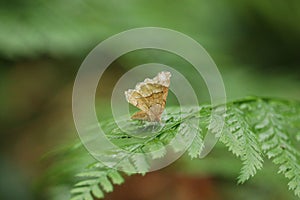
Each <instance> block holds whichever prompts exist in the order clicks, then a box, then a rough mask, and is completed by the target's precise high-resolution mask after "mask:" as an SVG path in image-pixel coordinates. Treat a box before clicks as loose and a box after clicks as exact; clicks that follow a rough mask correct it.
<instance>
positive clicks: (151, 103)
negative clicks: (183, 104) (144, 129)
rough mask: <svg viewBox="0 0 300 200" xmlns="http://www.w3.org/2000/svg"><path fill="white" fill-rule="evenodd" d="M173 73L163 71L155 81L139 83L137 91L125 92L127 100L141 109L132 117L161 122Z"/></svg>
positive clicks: (147, 80)
mask: <svg viewBox="0 0 300 200" xmlns="http://www.w3.org/2000/svg"><path fill="white" fill-rule="evenodd" d="M170 78H171V73H170V72H166V71H162V72H159V73H158V74H157V76H155V77H154V78H153V79H149V78H146V79H145V80H144V81H143V82H140V83H138V84H137V85H136V86H135V89H129V90H127V91H125V97H126V100H127V101H128V102H129V103H130V104H132V105H134V106H136V107H137V108H139V109H140V111H138V112H136V113H135V114H133V115H132V116H131V119H138V120H144V121H150V122H160V121H161V115H162V113H163V111H164V109H165V106H166V100H167V96H168V91H169V86H170Z"/></svg>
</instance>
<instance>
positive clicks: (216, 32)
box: [0, 0, 300, 200]
mask: <svg viewBox="0 0 300 200" xmlns="http://www.w3.org/2000/svg"><path fill="white" fill-rule="evenodd" d="M299 21H300V1H298V0H286V1H270V0H265V1H261V0H251V1H237V0H232V1H229V0H223V1H204V0H197V1H196V0H187V1H174V0H173V1H170V0H165V1H159V0H152V1H144V0H127V1H116V0H112V1H103V0H85V1H83V0H72V1H71V0H53V1H43V0H38V1H36V0H27V1H23V0H0V123H1V129H0V136H1V143H0V199H3V200H6V199H9V200H10V199H22V200H27V199H28V200H31V199H51V200H52V199H57V200H60V199H67V198H68V195H69V194H68V189H69V187H70V186H71V185H69V184H68V183H70V182H71V179H72V175H73V174H72V172H73V171H72V169H70V170H69V171H68V170H67V168H63V167H56V169H54V170H52V171H51V170H50V171H51V172H49V168H51V166H53V164H56V163H57V162H60V161H61V160H64V156H57V157H55V158H52V159H49V158H48V157H47V156H46V157H47V158H46V159H45V158H44V157H45V155H46V154H47V152H50V151H52V150H53V149H57V148H58V147H60V146H63V145H66V144H68V143H71V142H72V141H74V140H75V139H76V138H77V134H76V130H75V127H74V124H73V119H72V111H71V95H72V86H73V81H74V78H75V76H76V72H77V70H78V69H79V67H80V64H81V62H82V61H83V59H84V58H85V56H86V55H87V54H88V52H89V51H90V50H91V49H93V48H94V47H95V46H96V45H97V44H98V43H99V42H101V41H103V40H104V39H106V38H108V37H110V36H111V35H113V34H116V33H119V32H121V31H125V30H127V29H131V28H136V27H144V26H158V27H165V28H170V29H174V30H177V31H180V32H182V33H184V34H187V35H189V36H190V37H192V38H194V39H195V40H197V41H198V42H199V43H200V44H202V45H203V47H204V48H205V49H206V50H207V51H208V53H209V54H210V55H211V57H212V58H213V59H214V61H215V62H216V64H217V66H218V67H219V70H220V72H221V73H222V75H223V79H224V83H225V87H226V92H227V96H228V100H234V99H238V98H243V97H245V96H249V95H251V96H252V95H255V96H267V97H276V98H285V99H296V100H300V89H299V86H300V73H299V72H300V51H299V47H300V24H299ZM174 42H176V41H174ZM147 62H158V63H164V64H167V65H169V66H175V65H176V66H182V67H183V68H184V67H185V66H188V63H185V62H184V61H183V60H181V59H179V58H178V57H176V56H174V55H170V54H168V53H166V52H160V51H154V50H147V51H141V52H132V53H129V54H128V55H125V56H122V57H121V58H119V59H118V60H116V61H115V62H114V63H113V64H112V65H111V66H110V68H109V69H108V70H107V71H106V72H105V75H104V76H103V78H102V79H101V81H100V83H99V86H104V87H101V89H99V91H98V92H97V104H96V107H97V110H98V111H99V112H98V115H99V118H102V117H103V118H107V117H109V116H110V95H111V91H112V88H113V86H114V84H115V83H116V81H117V79H118V78H119V77H120V76H121V75H122V74H124V73H125V72H126V71H127V70H128V69H130V68H132V67H133V66H136V65H138V64H143V63H147ZM187 69H188V67H187ZM183 73H185V75H186V76H187V77H189V78H190V79H191V80H192V81H194V83H195V84H198V85H199V87H200V88H203V91H205V85H203V82H202V81H201V80H198V79H197V78H193V73H192V71H189V70H186V71H185V72H183ZM99 88H100V87H99ZM206 93H207V92H203V94H198V95H199V97H200V98H201V101H203V102H205V101H207V100H209V99H208V95H207V94H206ZM82 154H86V152H85V151H82ZM68 156H69V157H73V158H78V157H79V155H71V156H70V155H68ZM84 164H86V163H85V161H84V159H83V160H81V161H78V163H77V165H84ZM240 167H241V163H240V161H239V160H237V159H236V158H235V157H234V156H233V155H231V154H230V153H228V152H227V151H226V150H224V147H223V146H222V145H220V146H217V147H216V148H215V149H214V151H213V152H212V153H211V154H210V155H209V156H208V157H207V158H205V159H204V160H192V161H191V160H190V159H189V158H188V157H183V158H182V159H180V160H179V161H177V162H176V163H174V165H172V166H170V167H167V168H166V169H163V170H161V171H158V172H152V173H149V174H148V175H146V176H145V177H142V176H138V175H137V176H133V177H129V178H127V180H126V182H125V184H124V185H122V186H117V187H116V189H115V191H114V192H113V193H112V194H109V195H107V197H106V199H113V200H115V199H117V200H118V199H128V200H135V199H136V200H138V199H139V200H148V199H164V200H165V199H166V200H167V199H175V200H196V199H197V200H198V199H220V200H221V199H244V200H247V199H264V200H265V199H275V200H279V199H285V200H286V199H296V197H294V195H293V193H292V192H290V191H288V189H287V188H288V187H287V181H286V180H285V179H284V178H283V177H282V175H278V174H277V172H276V168H274V167H273V166H272V165H271V164H270V163H268V162H266V163H265V164H264V169H263V170H262V171H260V172H258V174H257V175H256V176H255V177H254V178H253V179H251V180H250V181H248V182H247V183H245V184H243V185H237V181H236V177H237V176H238V173H239V169H240ZM52 169H53V168H52ZM73 170H75V169H73ZM53 171H55V172H56V173H54V172H53ZM57 172H59V173H60V175H57Z"/></svg>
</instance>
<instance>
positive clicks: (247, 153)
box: [221, 103, 263, 183]
mask: <svg viewBox="0 0 300 200" xmlns="http://www.w3.org/2000/svg"><path fill="white" fill-rule="evenodd" d="M250 106H251V104H247V105H246V104H244V103H232V104H231V105H228V107H227V113H226V118H225V131H224V133H223V135H222V137H221V141H222V142H223V143H224V144H225V145H226V146H227V147H228V148H229V150H230V151H232V152H233V153H234V154H235V155H236V156H238V157H240V158H241V160H242V162H243V167H242V169H241V174H240V176H239V177H238V180H239V183H243V182H245V181H246V180H248V179H249V178H250V177H252V176H254V175H255V174H256V171H257V170H259V169H261V168H262V166H263V165H262V163H263V158H262V152H261V149H260V146H259V144H258V141H257V138H256V135H255V133H254V132H253V131H252V129H251V125H250V124H249V121H248V117H249V116H248V114H249V113H250V109H251V107H250Z"/></svg>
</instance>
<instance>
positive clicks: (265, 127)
mask: <svg viewBox="0 0 300 200" xmlns="http://www.w3.org/2000/svg"><path fill="white" fill-rule="evenodd" d="M226 107H227V111H226V113H225V114H224V116H223V117H224V118H225V126H224V128H223V131H222V134H221V135H220V141H221V142H222V143H224V144H225V145H226V146H227V147H228V149H229V151H231V152H232V153H233V154H234V155H236V156H237V157H238V158H240V160H241V161H242V163H243V166H242V169H241V172H240V176H239V177H238V182H239V183H243V182H245V181H246V180H248V179H249V178H250V177H252V176H254V175H255V174H256V172H257V170H259V169H261V168H262V167H263V161H264V159H265V158H267V159H271V160H272V161H273V163H274V164H276V165H278V166H279V173H283V174H284V175H285V177H286V178H288V179H289V184H288V185H289V188H290V189H291V190H293V191H294V193H295V194H296V195H297V196H299V197H300V164H299V156H300V151H299V149H298V148H299V143H297V142H299V140H298V141H297V138H298V139H299V132H300V130H299V124H300V118H299V114H300V103H299V102H290V101H282V100H274V99H256V98H252V99H246V100H241V101H236V102H230V103H228V104H227V105H226ZM178 109H179V108H171V109H169V113H168V114H167V115H166V116H165V118H164V121H165V124H164V126H163V127H162V129H161V130H159V131H158V132H157V133H155V134H153V135H151V136H149V137H142V138H137V137H134V136H132V135H128V134H126V133H125V132H123V131H122V130H121V129H119V128H118V127H117V126H116V125H115V124H114V123H113V122H109V123H106V126H104V127H103V128H104V129H105V130H106V131H108V132H107V137H108V138H109V139H110V140H111V141H112V142H113V143H115V144H116V145H118V146H119V147H120V148H122V149H126V150H127V151H128V152H130V154H123V153H122V151H121V150H118V149H117V148H116V149H113V150H112V151H111V152H108V153H107V155H108V156H111V155H112V154H113V155H114V156H118V157H119V158H120V160H121V161H120V162H118V163H116V164H114V165H113V166H111V167H107V166H104V165H103V164H101V163H100V162H95V163H93V164H91V165H89V166H88V167H87V169H86V170H85V171H83V172H81V173H79V174H78V177H80V178H81V179H80V181H79V182H78V183H77V184H76V185H75V186H74V188H73V190H72V191H71V192H72V194H74V195H73V197H72V199H73V200H75V199H76V200H77V199H93V197H97V198H102V197H103V196H104V192H111V191H113V184H121V183H123V182H124V180H123V178H122V176H121V175H120V174H119V173H118V169H122V170H123V171H125V172H126V173H127V174H128V175H131V174H133V173H141V174H145V173H146V172H147V171H148V170H149V169H150V164H149V160H147V157H145V156H143V154H145V153H147V152H151V157H152V159H159V158H162V157H164V156H165V155H166V146H167V145H170V147H172V149H173V150H174V151H175V152H176V151H181V150H183V149H185V148H186V147H185V146H184V145H186V143H189V140H190V137H189V136H190V135H193V133H196V135H195V136H194V137H193V138H192V141H191V142H190V143H189V144H190V145H189V147H188V149H187V151H188V155H189V156H190V157H191V158H199V157H200V154H201V151H202V150H203V148H204V144H203V137H204V135H205V134H206V133H207V131H209V130H213V129H218V128H216V127H218V126H219V123H218V120H214V119H213V120H212V118H214V117H213V116H212V115H211V110H212V108H211V107H210V106H202V107H200V108H191V109H190V110H188V111H184V112H183V113H182V112H180V111H179V110H178ZM194 120H199V122H200V123H198V124H197V126H195V125H194V124H195V123H193V122H195V121H194ZM210 122H212V123H210ZM128 123H130V126H136V127H138V126H140V125H141V123H139V122H128ZM144 125H145V124H144ZM185 142H186V143H185Z"/></svg>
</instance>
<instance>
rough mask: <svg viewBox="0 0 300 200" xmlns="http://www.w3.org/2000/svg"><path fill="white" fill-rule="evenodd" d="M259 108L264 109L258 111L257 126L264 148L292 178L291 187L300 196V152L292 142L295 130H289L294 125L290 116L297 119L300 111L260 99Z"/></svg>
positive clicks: (279, 103)
mask: <svg viewBox="0 0 300 200" xmlns="http://www.w3.org/2000/svg"><path fill="white" fill-rule="evenodd" d="M258 109H260V110H263V111H264V112H260V113H257V114H258V115H257V118H258V121H259V122H258V123H257V124H256V126H255V129H256V130H257V132H258V134H259V139H260V142H261V146H262V150H263V151H264V153H265V154H266V155H267V157H268V158H269V159H272V160H273V162H274V163H275V164H276V165H279V171H278V172H279V173H283V174H284V175H285V177H286V178H288V179H289V180H290V181H289V183H288V185H289V189H291V190H294V192H295V194H296V195H297V196H299V197H300V163H299V161H300V159H299V158H300V157H299V155H300V152H299V150H297V149H296V148H295V147H294V146H293V144H292V141H293V139H292V137H293V135H294V132H288V131H289V130H292V129H291V128H292V127H291V125H293V122H292V123H290V122H291V121H288V120H289V118H290V117H291V118H295V119H297V118H298V117H299V113H295V112H294V113H293V112H291V111H292V110H293V109H296V107H291V105H289V104H284V103H282V102H276V101H270V102H265V101H259V104H258ZM286 112H288V113H286ZM290 114H292V115H290ZM293 114H296V115H295V116H293ZM298 132H299V130H298Z"/></svg>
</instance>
